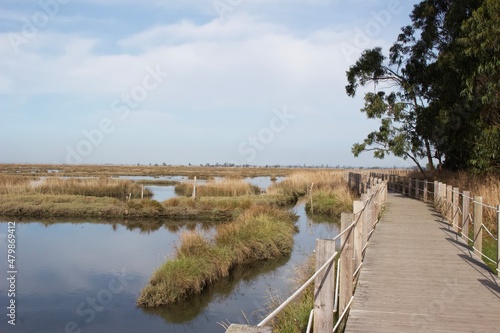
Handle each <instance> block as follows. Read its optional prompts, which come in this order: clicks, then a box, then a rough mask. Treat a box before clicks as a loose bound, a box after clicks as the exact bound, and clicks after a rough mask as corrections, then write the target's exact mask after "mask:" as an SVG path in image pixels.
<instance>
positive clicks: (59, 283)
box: [0, 200, 338, 333]
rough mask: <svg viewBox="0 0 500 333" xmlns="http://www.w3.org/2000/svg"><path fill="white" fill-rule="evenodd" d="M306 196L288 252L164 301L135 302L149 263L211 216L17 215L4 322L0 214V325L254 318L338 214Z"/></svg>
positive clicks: (284, 291)
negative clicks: (325, 217) (318, 208)
mask: <svg viewBox="0 0 500 333" xmlns="http://www.w3.org/2000/svg"><path fill="white" fill-rule="evenodd" d="M304 205H305V202H304V200H302V201H299V203H297V205H296V206H295V207H294V208H293V210H294V211H295V212H296V213H297V214H298V215H299V216H300V218H299V220H298V221H297V226H298V227H299V232H298V233H297V234H296V235H295V245H294V250H293V252H292V254H291V255H290V256H288V257H285V258H281V259H280V260H277V261H273V262H260V263H258V264H255V265H253V266H248V267H243V268H239V269H237V270H236V271H235V272H234V274H233V275H232V276H231V277H230V278H227V279H225V280H223V281H220V282H219V283H217V284H216V285H214V286H213V287H211V288H209V289H208V290H207V291H206V292H204V293H203V294H201V295H198V296H194V297H191V298H190V299H189V300H187V301H186V302H183V303H181V304H177V305H175V306H171V307H163V308H156V309H154V310H144V309H141V308H137V307H136V306H135V300H136V298H137V296H138V294H139V292H140V290H141V288H142V287H143V286H144V285H145V284H146V283H147V282H148V279H149V278H150V276H151V274H152V273H153V271H154V270H155V269H156V268H157V267H158V266H159V265H160V264H161V263H162V262H163V261H164V260H165V258H168V257H171V256H172V253H173V252H174V245H175V243H176V241H177V240H178V237H179V233H180V232H182V231H185V230H200V231H202V232H205V233H207V234H209V233H210V232H211V231H212V230H213V225H212V224H210V223H194V222H163V221H152V222H148V223H147V227H144V226H141V224H140V223H137V222H134V223H128V224H126V223H112V222H110V221H98V222H95V221H94V222H93V221H57V220H55V221H54V220H51V221H37V222H18V223H16V240H17V243H16V245H17V248H16V264H17V271H18V273H17V280H16V305H17V307H16V326H15V327H14V326H11V325H9V324H7V320H8V317H7V316H6V313H7V309H6V307H7V305H8V301H9V298H8V296H7V288H6V286H7V283H5V281H6V271H7V258H6V255H4V254H6V253H7V244H6V234H7V223H6V222H0V251H1V253H2V256H1V258H2V259H1V261H0V269H1V274H2V279H1V280H2V283H1V284H0V309H2V310H0V311H1V314H2V315H1V317H0V318H2V319H1V320H0V332H51V333H60V332H93V333H101V332H102V333H104V332H106V333H107V332H123V333H128V332H139V331H140V332H142V333H147V332H162V333H165V332H203V333H212V332H214V333H215V332H224V329H223V328H222V326H221V323H224V322H226V323H227V322H232V323H246V322H247V321H248V322H250V323H251V324H256V323H258V322H259V321H260V319H261V318H262V316H263V315H265V313H266V310H265V309H266V306H267V304H268V302H269V298H270V295H276V294H279V295H282V296H283V297H285V298H286V296H287V295H288V294H289V293H290V285H291V283H292V279H293V277H294V267H295V266H297V265H298V264H300V263H302V262H304V261H305V259H306V258H307V257H308V256H309V255H310V254H311V253H312V251H313V249H314V244H315V239H316V238H331V237H333V236H335V235H336V234H338V224H336V223H324V222H317V221H312V220H311V219H310V218H309V217H308V216H306V214H305V211H304Z"/></svg>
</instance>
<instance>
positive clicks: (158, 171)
mask: <svg viewBox="0 0 500 333" xmlns="http://www.w3.org/2000/svg"><path fill="white" fill-rule="evenodd" d="M54 171H57V172H54ZM292 171H293V169H289V168H276V167H272V168H263V167H224V166H210V167H207V166H172V165H166V166H164V165H50V164H0V172H3V173H7V174H12V175H14V174H21V175H28V176H32V175H36V176H54V175H57V176H66V177H88V176H106V177H113V176H151V177H161V176H186V177H189V178H190V179H192V178H193V177H195V176H196V177H198V179H213V178H214V177H228V178H240V179H242V178H245V177H259V176H271V175H272V176H287V175H288V174H290V173H291V172H292Z"/></svg>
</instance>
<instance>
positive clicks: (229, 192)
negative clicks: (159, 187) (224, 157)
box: [175, 178, 260, 197]
mask: <svg viewBox="0 0 500 333" xmlns="http://www.w3.org/2000/svg"><path fill="white" fill-rule="evenodd" d="M193 187H194V184H192V183H186V182H184V183H181V184H178V185H176V186H175V192H176V193H177V194H178V195H184V196H191V195H192V193H193ZM259 193H260V189H259V187H258V186H255V185H252V184H249V183H247V182H245V181H243V180H241V179H231V178H230V179H224V180H221V181H211V182H208V183H207V184H203V185H197V186H196V196H197V197H237V196H242V195H254V194H259Z"/></svg>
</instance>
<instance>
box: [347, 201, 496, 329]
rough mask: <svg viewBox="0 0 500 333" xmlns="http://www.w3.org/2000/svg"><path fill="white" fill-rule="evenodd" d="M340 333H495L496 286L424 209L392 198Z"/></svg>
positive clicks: (450, 232)
mask: <svg viewBox="0 0 500 333" xmlns="http://www.w3.org/2000/svg"><path fill="white" fill-rule="evenodd" d="M345 332H398V333H402V332H405V333H406V332H478V333H479V332H500V281H499V279H497V278H496V277H495V276H493V274H492V273H490V271H489V270H488V269H487V267H486V265H485V264H484V263H483V262H482V261H481V260H480V259H478V257H477V256H476V255H473V254H472V253H471V252H470V251H469V249H468V248H467V247H466V246H465V244H464V243H463V241H462V240H461V239H460V238H459V237H458V235H457V234H456V233H455V232H454V231H453V230H452V229H451V228H450V227H448V224H446V223H445V222H442V218H440V217H439V216H438V214H437V213H435V212H434V211H433V209H432V208H431V207H429V206H427V205H426V204H425V203H423V202H420V201H417V200H413V199H409V198H406V197H403V196H402V195H400V194H394V193H391V194H389V195H388V207H387V209H386V211H385V213H384V215H383V217H382V220H381V222H380V223H379V224H378V225H377V229H376V231H375V232H374V233H373V236H372V238H371V239H370V244H369V246H368V248H367V253H366V256H365V261H364V264H363V267H362V269H361V274H360V278H359V282H358V286H357V289H356V293H355V295H354V301H353V304H352V307H351V310H350V313H349V318H348V321H347V327H346V330H345Z"/></svg>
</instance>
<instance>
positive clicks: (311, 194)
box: [309, 183, 314, 214]
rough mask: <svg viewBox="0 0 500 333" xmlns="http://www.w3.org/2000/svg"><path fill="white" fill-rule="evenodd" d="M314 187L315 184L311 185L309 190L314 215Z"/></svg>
mask: <svg viewBox="0 0 500 333" xmlns="http://www.w3.org/2000/svg"><path fill="white" fill-rule="evenodd" d="M313 186H314V183H311V189H310V190H309V198H310V200H311V214H314V207H313Z"/></svg>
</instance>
